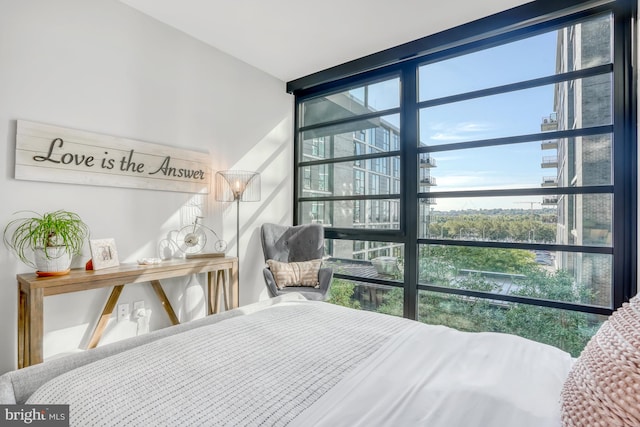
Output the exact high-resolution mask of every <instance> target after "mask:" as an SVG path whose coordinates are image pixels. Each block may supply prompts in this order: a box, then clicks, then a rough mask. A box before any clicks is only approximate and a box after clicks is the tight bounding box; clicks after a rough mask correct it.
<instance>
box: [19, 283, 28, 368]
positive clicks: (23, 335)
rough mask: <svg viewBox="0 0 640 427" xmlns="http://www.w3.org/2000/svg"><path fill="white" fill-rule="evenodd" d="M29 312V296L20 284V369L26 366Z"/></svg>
mask: <svg viewBox="0 0 640 427" xmlns="http://www.w3.org/2000/svg"><path fill="white" fill-rule="evenodd" d="M26 313H27V296H26V295H25V294H24V292H22V289H20V284H18V369H20V368H24V366H25V362H27V360H26V359H25V354H24V351H25V344H26V343H27V342H28V337H27V328H26V325H25V320H26V319H25V318H26V315H27V314H26Z"/></svg>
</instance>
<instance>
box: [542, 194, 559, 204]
mask: <svg viewBox="0 0 640 427" xmlns="http://www.w3.org/2000/svg"><path fill="white" fill-rule="evenodd" d="M557 204H558V196H543V197H542V205H543V206H549V205H557Z"/></svg>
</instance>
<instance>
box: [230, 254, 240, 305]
mask: <svg viewBox="0 0 640 427" xmlns="http://www.w3.org/2000/svg"><path fill="white" fill-rule="evenodd" d="M238 280H239V277H238V260H235V261H234V262H233V265H232V267H231V271H229V294H230V297H229V298H230V300H231V308H237V307H239V306H240V296H239V293H240V290H239V287H240V286H239V285H238Z"/></svg>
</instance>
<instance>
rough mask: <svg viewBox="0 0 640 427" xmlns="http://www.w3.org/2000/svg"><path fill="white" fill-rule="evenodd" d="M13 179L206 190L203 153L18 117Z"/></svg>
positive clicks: (206, 167)
mask: <svg viewBox="0 0 640 427" xmlns="http://www.w3.org/2000/svg"><path fill="white" fill-rule="evenodd" d="M15 178H16V179H24V180H30V181H47V182H62V183H69V184H85V185H101V186H110V187H128V188H144V189H150V190H166V191H181V192H187V193H209V189H210V183H211V168H210V159H209V155H208V154H207V153H201V152H198V151H190V150H182V149H177V148H173V147H168V146H165V145H160V144H152V143H148V142H142V141H136V140H132V139H125V138H118V137H114V136H108V135H101V134H97V133H92V132H85V131H81V130H76V129H68V128H63V127H59V126H52V125H46V124H42V123H35V122H30V121H25V120H18V130H17V133H16V172H15Z"/></svg>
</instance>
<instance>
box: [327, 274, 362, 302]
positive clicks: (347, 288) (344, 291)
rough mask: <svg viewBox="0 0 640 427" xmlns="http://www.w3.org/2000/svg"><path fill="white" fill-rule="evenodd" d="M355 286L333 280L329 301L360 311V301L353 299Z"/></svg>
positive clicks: (344, 281) (343, 281) (347, 282)
mask: <svg viewBox="0 0 640 427" xmlns="http://www.w3.org/2000/svg"><path fill="white" fill-rule="evenodd" d="M354 288H355V285H354V284H353V283H351V282H349V281H346V280H341V279H333V281H332V282H331V288H329V299H328V300H327V301H329V302H330V303H332V304H336V305H341V306H343V307H349V308H356V309H360V307H361V306H360V301H358V300H354V299H353V292H354Z"/></svg>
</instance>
